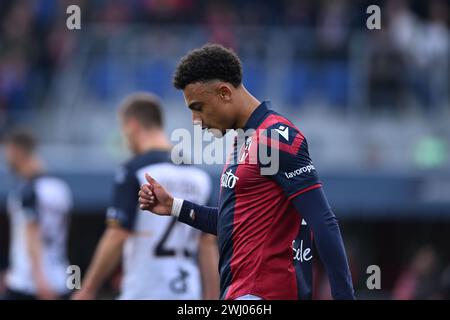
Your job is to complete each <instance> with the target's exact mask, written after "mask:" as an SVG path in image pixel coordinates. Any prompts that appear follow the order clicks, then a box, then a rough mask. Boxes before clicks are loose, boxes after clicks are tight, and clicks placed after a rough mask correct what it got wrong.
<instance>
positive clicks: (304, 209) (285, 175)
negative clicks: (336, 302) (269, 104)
mask: <svg viewBox="0 0 450 320" xmlns="http://www.w3.org/2000/svg"><path fill="white" fill-rule="evenodd" d="M277 126H278V128H279V125H276V126H275V128H276V127H277ZM281 128H287V129H285V130H287V132H285V131H282V130H281V129H278V131H271V132H269V133H268V134H269V135H270V137H271V139H269V140H271V141H272V143H274V144H273V145H272V148H271V150H272V152H274V150H275V151H276V150H278V151H279V168H278V172H277V173H276V174H275V175H274V176H273V178H274V179H275V180H276V181H277V183H278V184H279V185H280V186H281V188H282V189H283V190H284V192H285V193H286V194H287V196H288V198H289V200H291V201H292V203H293V204H294V206H295V208H296V209H297V211H298V213H299V214H300V216H301V218H303V219H305V221H306V222H307V223H308V224H309V225H310V227H311V229H312V231H313V234H314V240H315V243H316V247H317V250H318V252H319V256H320V258H321V260H322V262H323V263H324V265H325V269H326V270H327V274H328V277H329V279H330V286H331V291H332V295H333V298H334V299H354V298H355V296H354V290H353V284H352V279H351V274H350V270H349V266H348V262H347V256H346V253H345V248H344V243H343V240H342V236H341V233H340V230H339V224H338V221H337V219H336V216H335V215H334V213H333V211H332V209H331V207H330V205H329V203H328V201H327V199H326V196H325V193H324V191H323V188H322V185H321V183H320V182H319V179H318V175H317V171H316V168H315V167H314V165H313V163H312V161H311V159H310V156H309V152H308V145H307V142H306V139H305V137H304V136H303V135H302V133H301V132H299V131H298V129H297V128H295V127H294V126H290V125H287V124H286V125H283V126H282V127H281ZM280 131H281V133H283V135H281V134H278V133H279V132H280Z"/></svg>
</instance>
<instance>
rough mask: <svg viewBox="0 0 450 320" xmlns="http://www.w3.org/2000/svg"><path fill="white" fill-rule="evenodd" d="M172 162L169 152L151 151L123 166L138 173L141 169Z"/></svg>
mask: <svg viewBox="0 0 450 320" xmlns="http://www.w3.org/2000/svg"><path fill="white" fill-rule="evenodd" d="M167 162H170V152H169V151H159V150H158V151H149V152H145V153H143V154H140V155H137V156H135V157H133V158H131V159H129V160H128V161H126V162H125V163H123V164H122V165H121V167H123V168H124V169H126V170H128V171H138V170H139V169H141V168H143V167H146V166H149V165H152V164H157V163H167Z"/></svg>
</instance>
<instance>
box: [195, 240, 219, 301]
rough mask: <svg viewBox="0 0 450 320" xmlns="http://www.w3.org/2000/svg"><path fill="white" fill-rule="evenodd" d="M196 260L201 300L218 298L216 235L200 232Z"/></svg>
mask: <svg viewBox="0 0 450 320" xmlns="http://www.w3.org/2000/svg"><path fill="white" fill-rule="evenodd" d="M198 249H199V250H198V262H199V267H200V274H201V277H202V289H203V300H217V299H219V273H218V271H217V265H218V264H219V251H218V248H217V237H216V236H213V235H211V234H208V233H202V234H201V236H200V243H199V248H198Z"/></svg>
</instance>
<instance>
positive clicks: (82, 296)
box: [70, 289, 95, 300]
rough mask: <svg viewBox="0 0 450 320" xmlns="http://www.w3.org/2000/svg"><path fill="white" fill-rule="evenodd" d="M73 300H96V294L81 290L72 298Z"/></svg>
mask: <svg viewBox="0 0 450 320" xmlns="http://www.w3.org/2000/svg"><path fill="white" fill-rule="evenodd" d="M70 299H71V300H95V293H94V292H91V291H89V290H84V289H80V290H78V291H76V292H75V293H74V294H72V296H71V297H70Z"/></svg>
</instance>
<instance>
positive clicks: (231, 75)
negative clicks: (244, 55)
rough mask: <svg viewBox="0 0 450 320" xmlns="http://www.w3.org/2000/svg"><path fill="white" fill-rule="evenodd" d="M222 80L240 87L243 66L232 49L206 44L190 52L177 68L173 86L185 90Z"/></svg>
mask: <svg viewBox="0 0 450 320" xmlns="http://www.w3.org/2000/svg"><path fill="white" fill-rule="evenodd" d="M209 80H221V81H224V82H228V83H231V84H232V85H233V86H234V87H238V86H239V85H240V84H241V82H242V65H241V61H240V60H239V57H238V56H237V55H236V54H235V53H234V52H233V51H232V50H230V49H227V48H225V47H223V46H221V45H218V44H206V45H204V46H203V47H201V48H198V49H195V50H192V51H190V52H189V53H188V54H187V55H186V56H184V57H183V58H182V59H181V60H180V63H179V64H178V66H177V69H176V71H175V76H174V79H173V85H174V86H175V88H177V89H184V88H185V87H186V86H187V85H189V84H191V83H194V82H199V81H200V82H207V81H209Z"/></svg>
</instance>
